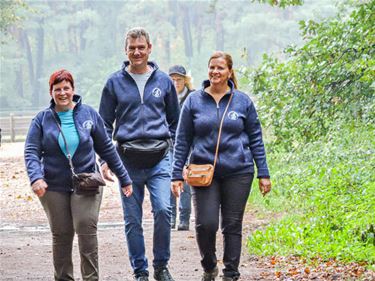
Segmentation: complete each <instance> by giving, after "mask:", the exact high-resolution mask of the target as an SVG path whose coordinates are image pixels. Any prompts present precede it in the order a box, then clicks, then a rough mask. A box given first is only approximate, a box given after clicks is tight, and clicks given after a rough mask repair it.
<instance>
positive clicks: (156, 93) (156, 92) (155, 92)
mask: <svg viewBox="0 0 375 281" xmlns="http://www.w3.org/2000/svg"><path fill="white" fill-rule="evenodd" d="M152 95H153V96H154V97H155V98H160V97H161V90H160V89H159V88H154V89H153V90H152Z"/></svg>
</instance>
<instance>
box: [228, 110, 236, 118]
mask: <svg viewBox="0 0 375 281" xmlns="http://www.w3.org/2000/svg"><path fill="white" fill-rule="evenodd" d="M228 118H229V119H231V120H237V119H238V113H237V112H235V111H230V112H229V113H228Z"/></svg>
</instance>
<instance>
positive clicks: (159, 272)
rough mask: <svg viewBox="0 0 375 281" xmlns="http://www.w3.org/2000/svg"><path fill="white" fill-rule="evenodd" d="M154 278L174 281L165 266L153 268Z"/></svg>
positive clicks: (162, 280) (161, 280)
mask: <svg viewBox="0 0 375 281" xmlns="http://www.w3.org/2000/svg"><path fill="white" fill-rule="evenodd" d="M154 278H155V280H157V281H174V279H173V278H172V275H171V274H170V273H169V270H168V268H166V267H161V268H158V269H155V271H154Z"/></svg>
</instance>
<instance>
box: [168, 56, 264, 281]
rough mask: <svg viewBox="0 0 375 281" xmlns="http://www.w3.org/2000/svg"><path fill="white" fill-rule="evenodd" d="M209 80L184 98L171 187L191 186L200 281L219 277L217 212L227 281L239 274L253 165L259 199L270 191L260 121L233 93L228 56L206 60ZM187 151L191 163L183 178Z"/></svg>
mask: <svg viewBox="0 0 375 281" xmlns="http://www.w3.org/2000/svg"><path fill="white" fill-rule="evenodd" d="M208 78H209V80H206V81H204V82H203V88H202V89H201V90H198V91H195V92H193V93H191V94H190V95H189V96H188V97H187V99H186V101H185V103H184V106H183V108H182V111H181V116H180V120H179V123H178V128H177V136H176V143H175V148H174V159H173V172H172V186H171V189H172V192H173V193H174V195H175V196H177V197H178V196H179V194H180V192H181V189H182V186H183V180H184V178H185V179H186V180H187V182H188V183H189V182H190V183H192V184H191V185H192V196H193V203H194V209H195V224H196V225H195V228H196V234H197V242H198V247H199V251H200V254H201V265H202V267H203V270H204V273H203V275H202V281H212V280H215V278H216V277H217V275H218V268H217V257H216V254H215V252H216V232H217V230H218V227H219V213H220V214H221V230H222V234H223V238H224V256H223V263H224V269H223V273H224V274H223V281H231V280H238V278H239V276H240V273H239V270H238V266H239V262H240V256H241V245H242V220H243V215H244V211H245V206H246V202H247V198H248V196H249V193H250V188H251V184H252V181H253V177H254V162H255V165H256V166H257V171H258V174H257V177H258V178H259V188H260V191H261V192H262V194H263V195H265V194H267V193H268V192H269V191H270V190H271V181H270V179H269V178H270V176H269V171H268V167H267V161H266V153H265V149H264V144H263V139H262V132H261V126H260V122H259V119H258V116H257V113H256V110H255V107H254V104H253V102H252V101H251V99H250V98H249V96H248V95H246V94H245V93H243V92H241V91H239V90H238V89H237V82H236V78H235V75H234V70H233V61H232V58H231V56H230V55H229V54H227V53H224V52H221V51H218V52H215V53H214V54H213V55H212V56H211V57H210V59H209V61H208ZM190 151H191V155H190V164H189V166H188V169H187V174H185V175H183V170H184V165H185V161H186V159H187V157H188V155H189V152H190ZM211 171H213V173H211ZM212 174H213V178H212V179H211V177H210V175H212Z"/></svg>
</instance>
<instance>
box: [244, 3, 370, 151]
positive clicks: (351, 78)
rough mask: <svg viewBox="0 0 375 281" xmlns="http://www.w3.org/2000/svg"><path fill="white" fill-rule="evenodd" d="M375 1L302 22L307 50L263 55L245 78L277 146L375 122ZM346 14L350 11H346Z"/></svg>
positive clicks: (302, 141) (298, 49)
mask: <svg viewBox="0 0 375 281" xmlns="http://www.w3.org/2000/svg"><path fill="white" fill-rule="evenodd" d="M374 7H375V1H374V0H371V1H365V2H361V3H359V4H356V5H355V6H354V7H353V8H352V10H351V12H348V11H347V10H346V11H347V13H345V12H342V14H340V15H338V16H337V18H334V19H327V20H324V21H323V22H321V23H317V22H314V21H308V22H304V21H301V22H300V27H301V32H302V36H303V38H304V45H303V46H301V47H296V46H291V47H289V48H287V49H286V50H285V53H286V55H287V57H288V58H287V59H286V60H285V61H281V60H279V59H277V58H276V57H273V56H269V55H264V58H263V63H262V64H261V65H260V66H259V67H258V68H257V69H255V70H245V71H244V75H245V76H246V77H247V78H248V83H249V84H250V87H251V89H252V92H253V93H254V94H255V95H257V96H258V110H259V113H260V116H261V117H262V120H263V123H264V124H265V126H266V127H270V128H271V129H272V132H273V134H274V137H275V143H276V144H282V145H283V146H284V147H286V148H292V147H293V146H296V145H298V144H301V143H304V142H306V141H312V140H316V139H318V138H319V137H321V136H324V135H326V134H327V133H329V132H330V131H331V130H332V128H333V129H335V128H336V127H337V124H338V123H342V122H364V123H367V122H372V123H373V122H374V120H375V114H374V112H375V97H374V88H375V83H374V74H375V68H374V66H375V59H374V54H375V29H374V26H375V11H374V10H375V9H374ZM347 9H348V8H347Z"/></svg>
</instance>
